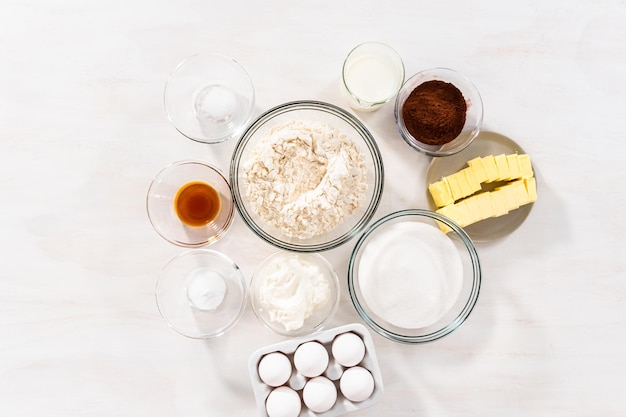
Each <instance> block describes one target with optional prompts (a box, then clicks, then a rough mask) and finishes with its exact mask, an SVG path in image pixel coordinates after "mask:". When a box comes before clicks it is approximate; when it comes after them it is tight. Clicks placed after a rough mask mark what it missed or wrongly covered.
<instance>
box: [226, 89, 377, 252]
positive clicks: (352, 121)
mask: <svg viewBox="0 0 626 417" xmlns="http://www.w3.org/2000/svg"><path fill="white" fill-rule="evenodd" d="M294 120H296V121H307V122H309V121H310V122H321V123H324V124H325V125H328V126H330V127H331V128H334V129H336V130H338V131H339V132H340V133H342V134H344V135H346V136H347V137H348V138H350V139H352V142H353V143H354V144H355V146H356V147H357V148H358V149H359V150H360V151H361V153H362V154H363V155H364V166H365V170H366V175H365V177H366V178H365V182H366V187H367V188H366V190H365V192H364V195H363V198H362V202H361V204H360V205H359V206H358V208H357V209H356V210H355V211H354V212H352V214H350V215H349V216H348V217H346V218H344V219H343V221H342V222H341V223H340V224H339V225H338V226H337V227H335V228H334V229H332V230H330V231H326V232H324V233H321V234H317V235H314V236H312V237H308V238H297V237H290V236H288V235H287V234H286V233H284V232H283V231H281V230H280V229H279V228H277V227H276V226H275V225H274V224H272V223H271V222H270V221H267V220H266V219H265V218H262V217H261V216H260V215H259V214H258V212H257V211H256V210H255V205H254V204H253V203H255V202H253V201H251V199H250V198H249V196H248V195H247V187H248V186H249V184H248V183H247V182H246V177H245V169H246V166H247V164H248V163H249V160H250V159H251V156H252V155H253V152H254V150H255V147H256V146H257V145H259V143H260V142H262V141H263V140H264V138H265V136H266V134H267V132H268V131H269V130H270V129H271V128H273V127H275V126H278V125H280V124H281V123H284V122H290V121H294ZM284 162H285V161H281V163H284ZM275 168H276V167H275ZM230 181H231V185H232V189H233V199H234V201H235V205H236V207H237V210H238V211H239V213H240V214H241V217H242V218H243V220H244V221H245V223H246V224H247V225H248V227H249V228H250V229H251V230H252V231H253V232H254V233H256V234H257V235H258V236H259V237H260V238H261V239H263V240H265V241H266V242H268V243H270V244H272V245H274V246H276V247H278V248H281V249H286V250H291V251H297V252H316V251H323V250H328V249H332V248H335V247H338V246H340V245H342V244H343V243H345V242H347V241H348V240H350V239H352V238H353V237H354V236H355V235H356V234H357V233H359V232H360V231H361V230H362V229H363V228H364V227H365V226H366V225H367V223H368V222H369V221H370V220H371V218H372V216H373V215H374V213H375V211H376V209H377V208H378V204H379V202H380V198H381V195H382V191H383V182H384V178H383V160H382V157H381V155H380V150H379V149H378V145H377V144H376V140H375V139H374V137H373V136H372V134H371V133H370V132H369V131H368V130H367V128H366V127H365V126H364V125H363V124H362V123H361V122H360V121H359V120H358V119H356V118H355V117H354V116H353V115H352V114H350V113H348V112H346V111H345V110H343V109H341V108H339V107H337V106H334V105H332V104H328V103H323V102H319V101H295V102H289V103H285V104H281V105H279V106H277V107H274V108H273V109H270V110H268V111H266V112H265V113H263V114H262V115H261V116H260V117H259V118H258V119H256V120H255V121H254V122H252V124H251V125H250V126H249V127H248V128H247V129H246V131H245V132H244V133H243V135H242V137H241V139H240V140H239V142H238V143H237V145H236V146H235V150H234V152H233V157H232V160H231V165H230ZM298 185H299V184H293V183H290V184H288V186H295V187H297V186H298ZM272 187H273V185H272ZM281 215H282V214H281Z"/></svg>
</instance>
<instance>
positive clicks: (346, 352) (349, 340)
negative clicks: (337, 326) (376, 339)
mask: <svg viewBox="0 0 626 417" xmlns="http://www.w3.org/2000/svg"><path fill="white" fill-rule="evenodd" d="M332 353H333V356H334V358H335V360H336V361H337V362H339V363H340V364H341V365H343V366H345V367H350V366H354V365H358V364H359V362H361V361H362V360H363V357H364V356H365V344H364V343H363V340H362V339H361V338H360V337H359V336H357V335H356V334H354V333H352V332H348V333H343V334H340V335H339V336H337V337H336V338H335V340H333V345H332Z"/></svg>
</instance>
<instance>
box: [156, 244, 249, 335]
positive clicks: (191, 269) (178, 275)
mask: <svg viewBox="0 0 626 417" xmlns="http://www.w3.org/2000/svg"><path fill="white" fill-rule="evenodd" d="M155 295H156V301H157V306H158V308H159V312H160V313H161V316H163V318H164V319H165V320H166V322H167V324H168V325H169V326H170V327H171V328H172V329H174V330H175V331H176V332H178V333H180V334H182V335H183V336H187V337H190V338H194V339H210V338H215V337H218V336H221V335H223V334H224V333H226V332H227V331H229V330H230V329H232V328H233V327H234V326H235V324H237V322H238V321H239V319H240V318H241V317H242V315H243V312H244V311H245V309H246V304H247V295H248V289H247V286H246V280H245V278H244V276H243V274H242V273H241V270H240V269H239V267H238V266H237V264H235V263H234V262H233V261H232V260H231V259H230V258H229V257H227V256H226V255H224V254H223V253H221V252H217V251H214V250H209V249H194V250H190V251H187V252H183V253H181V254H179V255H177V256H175V257H174V258H172V259H171V260H170V261H169V262H168V263H167V264H166V265H165V267H164V268H163V270H162V271H161V273H160V275H159V278H158V280H157V285H156V292H155Z"/></svg>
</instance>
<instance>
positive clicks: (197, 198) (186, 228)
mask: <svg viewBox="0 0 626 417" xmlns="http://www.w3.org/2000/svg"><path fill="white" fill-rule="evenodd" d="M146 208H147V210H148V218H149V219H150V223H152V226H153V227H154V230H156V232H157V233H158V234H159V235H161V236H162V237H163V238H164V239H165V240H167V241H168V242H171V243H173V244H175V245H179V246H184V247H199V246H204V245H209V244H211V243H214V242H216V241H217V240H218V239H219V238H221V237H222V236H223V235H224V234H225V233H226V232H227V231H228V229H229V228H230V225H231V224H232V221H233V215H234V205H233V201H232V197H231V189H230V184H229V183H228V180H227V179H226V177H224V175H223V174H222V173H221V172H220V170H219V169H217V168H216V167H214V166H212V165H209V164H207V163H204V162H200V161H179V162H174V163H173V164H171V165H169V166H167V167H166V168H164V169H163V170H162V171H161V172H159V173H158V174H157V176H156V177H155V178H154V180H152V183H151V184H150V188H149V189H148V196H147V198H146Z"/></svg>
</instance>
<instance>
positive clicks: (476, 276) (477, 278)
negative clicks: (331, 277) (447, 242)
mask: <svg viewBox="0 0 626 417" xmlns="http://www.w3.org/2000/svg"><path fill="white" fill-rule="evenodd" d="M407 216H423V217H427V218H430V219H433V220H436V221H439V222H441V223H443V224H445V225H446V226H447V227H449V228H450V229H452V230H453V231H454V232H455V235H456V236H457V237H458V238H459V239H460V240H461V241H462V242H463V244H464V246H465V247H466V249H467V251H468V254H469V256H470V260H471V263H472V288H471V292H470V294H469V297H468V299H467V301H466V303H465V305H464V306H463V309H462V310H461V312H460V313H459V314H458V315H457V316H456V317H455V318H454V319H453V320H452V321H451V322H450V323H448V324H447V325H446V326H443V327H442V328H440V329H438V330H436V331H434V332H431V333H428V334H425V335H421V336H407V335H403V334H399V333H396V332H392V331H389V330H387V329H385V328H384V327H382V326H381V325H379V324H378V323H377V322H376V321H375V320H374V319H373V318H372V317H370V316H369V315H368V314H367V313H366V311H365V309H364V308H363V306H362V305H361V302H360V301H359V299H358V296H357V294H356V290H355V283H354V274H355V272H354V270H355V268H356V267H357V265H356V258H357V255H358V254H359V252H360V249H361V247H362V246H363V244H364V243H365V240H366V239H367V237H368V236H369V235H371V234H372V233H373V232H374V231H375V230H376V229H377V228H378V227H380V226H382V225H384V224H385V223H386V222H387V221H389V220H393V219H395V218H399V217H407ZM481 282H482V272H481V267H480V260H479V258H478V252H477V251H476V247H475V246H474V243H473V242H472V239H471V238H470V237H469V235H468V234H467V233H466V232H465V231H464V230H463V228H462V227H460V226H459V225H458V224H456V223H455V222H454V221H453V220H451V219H449V218H448V217H446V216H443V215H441V214H439V213H435V212H433V211H430V210H424V209H407V210H400V211H396V212H393V213H390V214H388V215H386V216H384V217H382V218H380V219H378V220H377V221H376V222H374V223H373V224H372V225H370V227H368V229H367V230H366V231H365V232H364V233H363V234H362V235H361V236H360V237H359V240H358V241H357V243H356V245H355V246H354V249H353V251H352V253H351V255H350V260H349V261H348V292H349V294H350V299H351V300H352V304H353V306H354V308H355V309H356V311H357V313H358V314H359V316H360V317H361V319H363V321H364V322H365V323H366V324H367V325H368V326H369V327H370V328H371V329H373V330H374V331H375V332H376V333H378V334H380V335H381V336H383V337H386V338H387V339H390V340H393V341H395V342H401V343H406V344H420V343H427V342H433V341H435V340H438V339H441V338H442V337H444V336H447V335H449V334H450V333H452V332H453V331H455V330H456V329H458V328H459V327H461V325H462V324H463V323H464V322H465V320H467V318H468V317H469V315H470V313H471V312H472V310H473V309H474V306H475V305H476V302H477V301H478V295H479V293H480V287H481Z"/></svg>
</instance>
